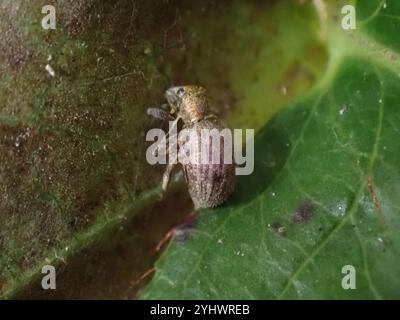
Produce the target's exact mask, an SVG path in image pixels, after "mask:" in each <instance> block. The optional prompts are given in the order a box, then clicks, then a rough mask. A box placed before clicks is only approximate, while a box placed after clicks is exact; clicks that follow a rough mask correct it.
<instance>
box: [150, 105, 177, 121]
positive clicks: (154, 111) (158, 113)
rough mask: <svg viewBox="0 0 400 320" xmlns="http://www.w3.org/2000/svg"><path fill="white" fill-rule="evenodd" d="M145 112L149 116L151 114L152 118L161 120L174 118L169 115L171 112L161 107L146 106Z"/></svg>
mask: <svg viewBox="0 0 400 320" xmlns="http://www.w3.org/2000/svg"><path fill="white" fill-rule="evenodd" d="M146 112H147V114H148V115H149V116H152V117H153V118H156V119H160V120H163V121H172V120H174V118H173V117H172V116H171V114H170V113H169V112H168V111H167V110H164V109H161V108H147V110H146Z"/></svg>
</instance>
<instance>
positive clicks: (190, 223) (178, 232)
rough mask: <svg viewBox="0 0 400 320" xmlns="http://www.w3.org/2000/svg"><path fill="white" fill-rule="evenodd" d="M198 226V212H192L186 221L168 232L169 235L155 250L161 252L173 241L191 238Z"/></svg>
mask: <svg viewBox="0 0 400 320" xmlns="http://www.w3.org/2000/svg"><path fill="white" fill-rule="evenodd" d="M196 225H197V212H196V211H192V212H191V213H190V214H189V215H188V216H187V217H186V219H185V221H184V222H183V223H181V224H179V225H177V226H175V227H173V228H172V229H171V230H169V231H168V232H167V234H166V235H165V236H164V237H163V238H162V239H161V240H160V241H159V242H158V244H157V246H156V248H155V250H156V252H158V251H160V250H161V248H162V247H163V246H164V245H165V244H166V243H168V242H169V241H170V240H171V239H176V240H177V241H185V240H187V238H188V237H189V236H190V234H191V233H192V231H193V230H194V229H195V228H196Z"/></svg>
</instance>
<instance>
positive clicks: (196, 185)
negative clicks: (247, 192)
mask: <svg viewBox="0 0 400 320" xmlns="http://www.w3.org/2000/svg"><path fill="white" fill-rule="evenodd" d="M165 99H166V100H167V103H168V104H167V105H164V106H163V109H161V108H149V109H148V114H149V115H152V116H153V117H156V118H160V119H163V120H167V119H169V120H171V119H173V120H174V125H178V122H179V121H181V122H182V129H187V130H190V131H191V132H195V133H197V134H199V136H201V132H202V130H203V129H208V130H212V129H217V130H218V131H221V130H223V129H225V128H226V127H225V126H224V125H223V124H222V122H221V121H220V120H219V119H218V117H217V116H215V115H213V114H212V113H210V111H209V106H208V100H207V94H206V89H205V88H203V87H200V86H193V85H187V86H177V87H172V88H169V89H168V90H166V92H165ZM166 108H169V113H168V112H167V111H166V110H165V109H166ZM182 129H181V130H182ZM184 143H185V142H183V141H180V140H178V148H182V147H183V144H184ZM218 143H221V141H219V142H218ZM203 144H208V145H207V146H206V147H207V148H204V149H201V146H199V149H198V150H199V151H198V152H202V150H209V152H210V155H211V154H212V153H214V152H218V153H219V154H217V156H218V157H220V159H221V161H219V163H214V162H211V161H210V162H208V163H203V162H201V163H185V164H182V163H180V165H181V166H182V169H183V173H184V177H185V180H186V182H187V185H188V190H189V194H190V196H191V198H192V200H193V203H194V208H195V210H197V209H200V208H210V207H216V206H218V205H220V204H222V203H223V202H225V201H226V200H227V198H228V197H229V196H230V195H231V193H232V192H233V190H234V186H235V164H234V161H232V162H231V163H226V161H224V159H225V158H224V152H226V150H225V149H224V146H225V144H224V143H221V144H220V145H219V146H218V145H216V144H215V143H212V140H211V139H209V138H206V139H203V137H202V139H201V141H200V145H203ZM208 156H209V155H206V158H208ZM178 164H179V163H178ZM175 165H176V164H168V165H167V167H166V169H165V172H164V175H163V182H162V189H163V190H164V191H165V190H166V189H167V186H168V183H169V181H170V176H171V172H172V170H173V169H174V167H175Z"/></svg>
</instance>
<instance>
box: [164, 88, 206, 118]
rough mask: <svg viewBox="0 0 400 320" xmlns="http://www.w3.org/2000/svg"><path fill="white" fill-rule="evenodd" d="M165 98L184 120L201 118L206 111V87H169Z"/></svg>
mask: <svg viewBox="0 0 400 320" xmlns="http://www.w3.org/2000/svg"><path fill="white" fill-rule="evenodd" d="M165 98H166V99H167V101H168V104H169V105H170V107H171V110H172V112H176V113H177V114H178V115H179V116H180V117H181V118H182V119H183V121H184V122H195V121H199V120H201V119H203V118H204V117H205V116H206V115H207V112H208V110H207V109H208V102H207V96H206V89H205V88H203V87H199V86H178V87H172V88H169V89H168V90H167V91H166V92H165Z"/></svg>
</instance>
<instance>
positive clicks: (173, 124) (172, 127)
mask: <svg viewBox="0 0 400 320" xmlns="http://www.w3.org/2000/svg"><path fill="white" fill-rule="evenodd" d="M180 119H181V118H180V117H178V118H176V119H175V120H174V122H173V123H172V125H171V128H170V129H169V131H168V132H167V134H166V135H165V136H164V137H163V138H162V139H161V140H160V142H159V145H160V148H157V149H156V150H157V152H160V151H162V152H165V153H166V154H168V149H169V144H167V143H166V141H167V139H169V138H170V134H171V132H172V131H173V130H174V129H175V128H177V126H178V122H179V120H180ZM177 135H178V130H176V132H175V133H174V134H173V135H172V136H171V137H176V136H177ZM162 146H164V147H162ZM165 148H166V150H165Z"/></svg>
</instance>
